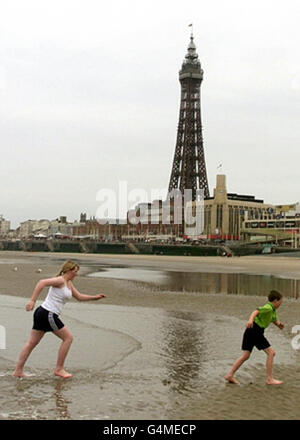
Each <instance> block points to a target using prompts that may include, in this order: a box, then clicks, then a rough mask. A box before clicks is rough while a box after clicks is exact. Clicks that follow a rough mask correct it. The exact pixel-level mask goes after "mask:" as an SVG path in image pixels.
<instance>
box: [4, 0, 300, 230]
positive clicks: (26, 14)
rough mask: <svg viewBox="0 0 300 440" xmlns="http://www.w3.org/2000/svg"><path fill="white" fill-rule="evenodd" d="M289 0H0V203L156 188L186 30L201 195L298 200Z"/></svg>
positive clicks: (55, 203)
mask: <svg viewBox="0 0 300 440" xmlns="http://www.w3.org/2000/svg"><path fill="white" fill-rule="evenodd" d="M299 21H300V3H299V1H298V0H294V1H293V0H286V1H285V2H282V1H277V0H251V1H240V0H226V1H223V0H209V1H208V0H206V1H202V0H184V1H182V0H181V1H177V0H151V1H146V0H115V1H113V2H108V1H101V0H72V1H71V0H70V1H67V0H51V1H48V0H43V1H41V0H26V1H23V0H3V1H2V2H1V9H0V142H1V165H0V173H1V183H2V184H1V186H0V200H1V208H0V214H3V215H4V216H5V218H7V219H10V220H11V222H12V226H13V227H16V226H18V224H19V222H21V221H25V220H27V219H41V218H49V219H53V218H56V217H58V216H60V215H66V216H67V217H68V220H69V221H73V220H75V219H78V218H79V215H80V213H81V212H87V214H88V216H93V215H95V214H96V211H97V208H98V207H99V202H97V200H96V196H97V193H98V191H99V190H101V189H103V188H110V189H114V190H117V188H118V185H119V182H120V181H127V184H128V190H129V191H130V190H132V189H136V188H142V189H144V190H145V191H147V194H149V199H150V198H151V190H152V189H163V188H167V186H168V183H169V178H170V173H171V166H172V161H173V154H174V149H175V142H176V130H177V124H178V116H179V103H180V83H179V80H178V71H179V69H180V67H181V63H182V61H183V58H184V56H185V54H186V51H187V46H188V43H189V37H190V29H191V28H190V27H188V25H189V24H190V23H193V29H194V41H195V44H196V46H197V52H198V54H199V57H200V61H201V64H202V68H203V70H204V80H203V83H202V87H201V105H202V123H203V136H204V148H205V156H206V165H207V172H208V179H209V186H210V192H211V193H212V192H213V188H214V187H215V181H216V174H217V171H218V170H217V167H218V165H219V164H221V163H222V164H223V165H222V169H221V170H219V171H221V172H222V173H224V174H226V176H227V189H228V191H229V192H237V193H242V194H252V195H255V196H256V197H258V198H262V199H264V200H265V202H268V203H274V204H282V203H292V202H297V201H300V184H299V174H300V172H299V168H300V123H299V119H300V57H299V46H300V27H299Z"/></svg>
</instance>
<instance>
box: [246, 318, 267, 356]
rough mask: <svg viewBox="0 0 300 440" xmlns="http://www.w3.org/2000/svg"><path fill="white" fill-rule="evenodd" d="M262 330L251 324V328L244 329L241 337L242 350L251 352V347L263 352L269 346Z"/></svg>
mask: <svg viewBox="0 0 300 440" xmlns="http://www.w3.org/2000/svg"><path fill="white" fill-rule="evenodd" d="M264 330H265V329H264V328H262V327H260V326H259V325H257V324H256V323H255V322H253V327H249V328H246V330H245V332H244V336H243V342H242V350H247V351H250V352H251V351H252V350H253V347H256V348H257V349H258V350H265V349H266V348H269V347H271V344H270V343H269V341H268V340H267V339H266V338H265V336H264Z"/></svg>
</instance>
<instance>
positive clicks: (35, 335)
mask: <svg viewBox="0 0 300 440" xmlns="http://www.w3.org/2000/svg"><path fill="white" fill-rule="evenodd" d="M78 270H79V265H78V264H76V263H74V262H72V261H66V262H65V263H64V264H63V266H62V268H61V270H60V272H59V274H58V275H57V276H56V277H54V278H48V279H43V280H40V281H39V282H38V283H37V284H36V286H35V288H34V290H33V293H32V297H31V300H30V301H29V303H28V304H27V305H26V310H27V311H28V312H29V311H31V310H33V309H34V306H35V302H36V300H37V298H38V296H39V294H40V293H41V291H42V289H43V288H44V287H46V286H48V287H49V291H48V295H47V297H46V299H45V301H44V302H43V303H42V304H41V305H40V306H39V307H38V308H37V309H36V310H35V312H34V315H33V327H32V330H31V334H30V337H29V339H28V341H27V343H26V345H25V346H24V348H23V349H22V351H21V353H20V356H19V360H18V363H17V366H16V369H15V371H14V373H13V375H14V376H15V377H27V376H26V374H25V373H24V371H23V369H24V365H25V362H26V361H27V359H28V357H29V355H30V353H31V352H32V350H33V349H34V347H36V345H37V344H38V343H39V342H40V340H41V339H42V337H43V336H44V334H45V333H46V332H53V333H54V334H55V335H56V336H58V337H59V338H60V339H62V343H61V346H60V349H59V352H58V358H57V364H56V368H55V370H54V375H55V376H60V377H62V378H64V379H67V378H70V377H72V374H70V373H68V372H67V371H66V370H65V369H64V363H65V359H66V357H67V354H68V351H69V349H70V346H71V344H72V341H73V336H72V334H71V332H70V331H69V330H68V328H67V327H66V326H65V325H64V324H63V323H62V321H61V320H60V319H59V315H60V313H61V311H62V308H63V306H64V304H65V302H66V301H68V300H69V299H71V298H72V296H73V297H74V298H76V299H77V300H78V301H91V300H98V299H101V298H106V296H105V295H102V294H99V295H94V296H92V295H84V294H82V293H80V292H78V290H76V289H75V287H74V286H73V283H72V281H73V279H74V278H75V277H76V275H77V273H78Z"/></svg>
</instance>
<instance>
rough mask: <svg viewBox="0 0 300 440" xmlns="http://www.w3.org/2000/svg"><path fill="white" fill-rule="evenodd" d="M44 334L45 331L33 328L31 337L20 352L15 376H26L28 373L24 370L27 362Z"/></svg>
mask: <svg viewBox="0 0 300 440" xmlns="http://www.w3.org/2000/svg"><path fill="white" fill-rule="evenodd" d="M44 334H45V332H43V331H41V330H33V329H32V330H31V333H30V336H29V339H28V341H27V342H26V344H25V346H24V348H23V349H22V351H21V353H20V356H19V360H18V363H17V366H16V369H15V371H14V373H13V375H14V376H15V377H26V374H25V373H24V371H23V369H24V365H25V362H26V361H27V359H28V357H29V355H30V353H31V352H32V350H33V349H34V347H36V346H37V344H38V343H39V342H40V340H41V339H42V337H43V336H44Z"/></svg>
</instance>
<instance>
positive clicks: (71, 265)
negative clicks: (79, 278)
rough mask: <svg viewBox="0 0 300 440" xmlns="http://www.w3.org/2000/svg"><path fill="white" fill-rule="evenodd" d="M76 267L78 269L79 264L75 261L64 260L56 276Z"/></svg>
mask: <svg viewBox="0 0 300 440" xmlns="http://www.w3.org/2000/svg"><path fill="white" fill-rule="evenodd" d="M76 267H78V269H79V267H80V266H79V265H78V264H77V263H74V261H70V260H68V261H65V262H64V264H63V265H62V267H61V269H60V271H59V273H58V274H57V276H58V277H59V276H60V275H63V274H64V273H66V272H69V270H74V269H76Z"/></svg>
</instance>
